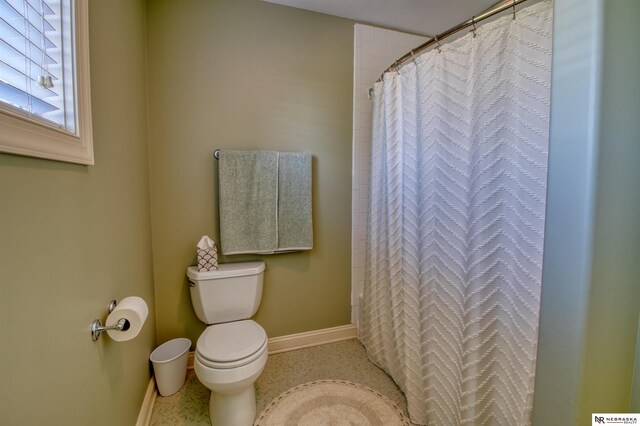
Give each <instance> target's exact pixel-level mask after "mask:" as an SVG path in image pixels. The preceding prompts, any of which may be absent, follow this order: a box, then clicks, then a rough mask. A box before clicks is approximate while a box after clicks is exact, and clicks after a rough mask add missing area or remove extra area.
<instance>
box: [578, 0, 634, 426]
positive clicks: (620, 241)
mask: <svg viewBox="0 0 640 426" xmlns="http://www.w3.org/2000/svg"><path fill="white" fill-rule="evenodd" d="M604 6H605V7H604V21H603V23H604V27H603V28H604V31H603V34H604V39H603V54H604V56H603V61H602V86H601V92H600V93H601V94H600V97H601V101H600V132H599V139H600V142H599V145H598V174H597V183H596V193H597V196H596V209H595V217H594V218H595V222H594V234H593V236H594V245H593V264H592V273H591V280H592V281H591V288H590V292H589V315H588V320H587V334H586V347H585V363H584V369H583V372H582V374H583V386H582V390H581V397H580V406H579V410H580V417H579V424H588V423H589V421H591V413H593V412H600V413H602V412H605V413H607V412H609V413H610V412H616V413H617V412H628V411H629V400H630V396H631V389H632V379H633V367H634V356H635V352H636V337H637V327H638V314H639V313H640V166H639V163H638V162H639V161H640V82H639V81H638V72H637V70H638V69H640V48H639V47H638V43H639V42H640V25H639V24H638V22H639V21H640V2H638V1H637V0H615V1H605V2H604Z"/></svg>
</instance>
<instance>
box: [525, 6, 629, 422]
mask: <svg viewBox="0 0 640 426" xmlns="http://www.w3.org/2000/svg"><path fill="white" fill-rule="evenodd" d="M638 20H640V3H639V2H637V0H615V1H612V0H611V1H610V0H556V1H555V4H554V59H553V77H552V85H551V87H552V93H551V138H550V148H549V178H548V179H549V180H548V193H547V216H546V230H545V253H544V267H543V277H542V302H541V316H540V337H539V342H538V362H537V370H536V390H535V400H534V424H535V425H545V426H547V425H585V424H590V422H591V414H592V413H597V412H602V413H615V412H629V410H630V409H631V410H633V411H636V412H637V410H638V402H637V400H638V396H637V389H638V383H635V389H636V394H635V399H634V400H632V389H634V383H633V377H634V363H635V364H636V368H638V365H637V364H638V363H639V362H637V361H635V359H638V354H637V353H636V339H637V336H638V330H637V327H638V315H639V313H640V286H639V285H638V279H639V277H640V262H638V260H639V256H638V254H639V253H640V226H639V225H638V212H639V211H640V186H639V185H638V182H640V167H638V159H640V144H639V143H638V135H640V120H638V111H640V84H639V83H638V78H637V70H638V68H640V50H639V49H638V48H637V43H638V40H640V26H638V24H637V23H638ZM635 377H636V381H637V380H638V379H637V377H638V373H637V371H636V376H635Z"/></svg>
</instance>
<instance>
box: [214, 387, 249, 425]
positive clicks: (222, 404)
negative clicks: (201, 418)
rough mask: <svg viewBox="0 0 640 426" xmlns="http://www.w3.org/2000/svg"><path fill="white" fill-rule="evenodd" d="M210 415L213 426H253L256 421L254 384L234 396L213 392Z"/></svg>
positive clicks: (233, 394)
mask: <svg viewBox="0 0 640 426" xmlns="http://www.w3.org/2000/svg"><path fill="white" fill-rule="evenodd" d="M209 415H210V416H211V425H212V426H251V425H253V422H254V420H255V419H256V394H255V390H254V387H253V384H252V385H251V386H249V387H247V388H246V389H244V390H242V391H240V392H237V393H232V394H221V393H217V392H213V391H212V392H211V398H210V399H209Z"/></svg>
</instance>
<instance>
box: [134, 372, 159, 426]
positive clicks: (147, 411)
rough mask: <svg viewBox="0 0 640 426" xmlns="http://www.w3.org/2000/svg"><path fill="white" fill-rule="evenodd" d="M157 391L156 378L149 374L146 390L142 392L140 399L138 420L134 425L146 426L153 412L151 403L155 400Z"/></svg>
mask: <svg viewBox="0 0 640 426" xmlns="http://www.w3.org/2000/svg"><path fill="white" fill-rule="evenodd" d="M157 396H158V392H157V391H156V379H155V377H153V376H151V380H150V381H149V386H147V392H146V393H145V394H144V399H143V400H142V407H140V413H138V420H137V421H136V426H148V425H149V423H150V422H151V414H152V413H153V405H154V404H155V402H156V397H157Z"/></svg>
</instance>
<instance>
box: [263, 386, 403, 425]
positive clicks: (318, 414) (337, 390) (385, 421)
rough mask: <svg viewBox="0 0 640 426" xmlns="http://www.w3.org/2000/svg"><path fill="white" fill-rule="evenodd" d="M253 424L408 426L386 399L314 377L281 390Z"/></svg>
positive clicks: (369, 390)
mask: <svg viewBox="0 0 640 426" xmlns="http://www.w3.org/2000/svg"><path fill="white" fill-rule="evenodd" d="M254 425H255V426H329V425H331V426H342V425H345V426H346V425H349V426H378V425H380V426H407V425H409V420H408V419H407V418H406V416H405V415H404V414H403V413H402V411H400V409H399V408H398V406H397V405H396V404H394V403H393V402H392V401H391V400H390V399H389V398H387V397H386V396H384V395H381V394H380V393H378V392H376V391H374V390H373V389H369V388H368V387H366V386H362V385H359V384H357V383H352V382H346V381H343V380H317V381H315V382H309V383H304V384H302V385H298V386H296V387H294V388H291V389H289V390H288V391H286V392H284V393H283V394H281V395H280V396H278V397H277V398H276V399H274V400H273V401H272V402H271V404H269V405H268V406H267V407H266V408H265V409H264V410H262V413H260V415H259V416H258V418H257V419H256V422H255V424H254Z"/></svg>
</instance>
